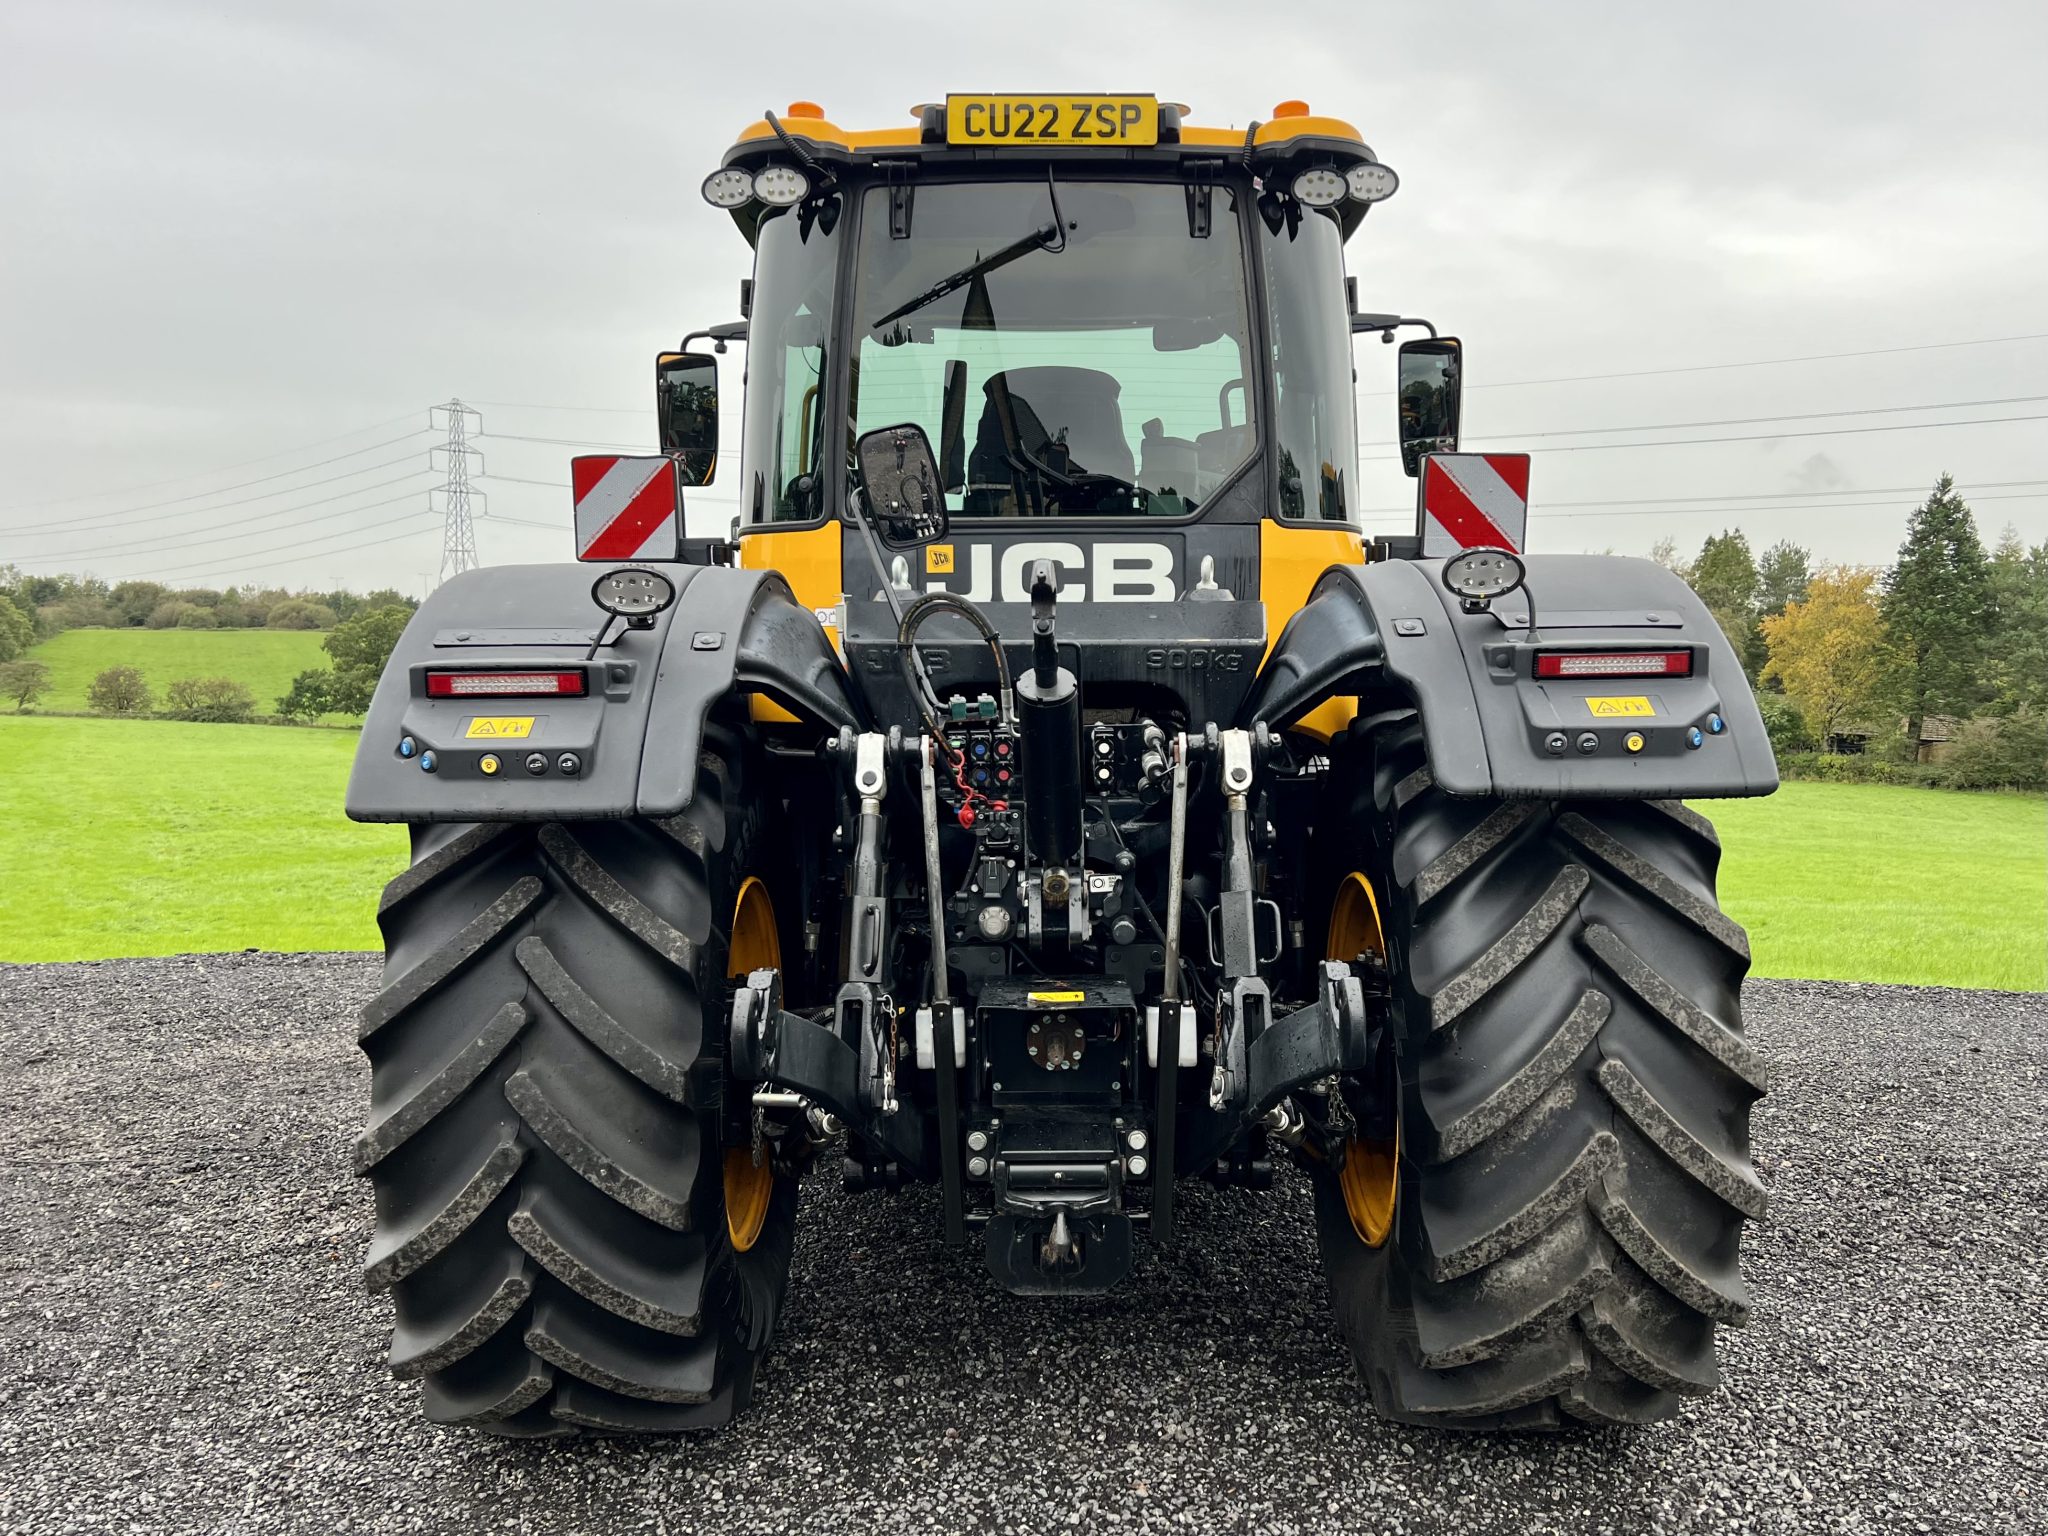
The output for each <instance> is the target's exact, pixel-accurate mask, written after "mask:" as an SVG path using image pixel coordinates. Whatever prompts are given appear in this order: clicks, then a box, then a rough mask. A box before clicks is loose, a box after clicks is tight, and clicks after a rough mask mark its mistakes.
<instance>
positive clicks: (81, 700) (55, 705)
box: [29, 629, 340, 718]
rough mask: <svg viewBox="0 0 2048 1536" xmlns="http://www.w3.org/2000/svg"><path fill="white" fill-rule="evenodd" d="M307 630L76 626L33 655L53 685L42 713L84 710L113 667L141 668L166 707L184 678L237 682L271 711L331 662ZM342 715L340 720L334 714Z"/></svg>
mask: <svg viewBox="0 0 2048 1536" xmlns="http://www.w3.org/2000/svg"><path fill="white" fill-rule="evenodd" d="M326 638H327V637H326V636H325V635H323V634H320V633H318V632H316V631H314V630H307V629H73V630H67V631H65V632H64V633H63V634H61V635H59V636H57V638H56V639H54V640H46V641H44V642H43V643H42V644H41V645H39V646H37V647H35V649H33V650H32V651H30V652H29V657H30V659H31V660H33V661H41V662H47V663H48V664H49V667H50V681H51V683H52V685H53V686H52V688H51V690H50V692H49V693H48V694H46V695H45V696H44V697H43V698H42V699H41V700H39V701H38V702H37V704H36V708H38V709H48V710H66V709H68V710H82V709H84V708H85V707H86V703H85V691H86V689H88V688H90V687H91V686H92V680H93V679H94V678H95V677H97V676H99V675H100V673H102V672H104V671H105V670H106V669H107V668H108V667H139V668H140V669H141V671H142V675H143V676H144V677H145V678H146V679H148V681H149V687H150V692H151V693H153V694H154V695H155V696H156V702H157V705H158V707H159V708H161V707H162V704H163V697H164V689H165V688H167V687H168V686H169V685H170V684H172V683H174V682H176V681H177V680H178V679H179V678H181V677H232V678H233V679H234V680H235V681H236V682H238V683H240V684H242V685H243V686H244V687H246V688H247V689H248V690H249V691H250V692H251V693H253V694H255V695H256V710H257V713H258V714H265V715H267V714H270V713H271V712H272V711H274V710H275V709H276V708H277V701H278V699H279V698H280V697H282V696H283V695H284V694H285V693H287V692H289V691H290V689H291V686H292V679H293V678H295V677H297V676H298V675H299V674H300V673H301V672H304V671H306V670H307V669H308V668H310V667H324V666H326V665H327V653H326V652H325V651H323V650H321V649H320V642H321V641H323V640H325V639H326ZM336 718H340V717H338V716H337V717H336Z"/></svg>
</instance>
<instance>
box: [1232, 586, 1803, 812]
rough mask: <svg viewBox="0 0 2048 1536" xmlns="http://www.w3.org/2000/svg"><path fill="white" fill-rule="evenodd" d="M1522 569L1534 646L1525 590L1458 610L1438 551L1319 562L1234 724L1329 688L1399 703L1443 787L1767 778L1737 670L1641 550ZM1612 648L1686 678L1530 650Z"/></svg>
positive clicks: (1676, 791)
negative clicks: (1418, 725) (1670, 667)
mask: <svg viewBox="0 0 2048 1536" xmlns="http://www.w3.org/2000/svg"><path fill="white" fill-rule="evenodd" d="M1527 565H1528V595H1529V596H1530V597H1533V599H1534V603H1535V615H1536V626H1537V628H1536V635H1537V638H1536V639H1535V640H1533V641H1532V640H1531V639H1530V637H1529V629H1528V618H1527V615H1528V609H1527V606H1526V603H1525V601H1524V598H1523V596H1521V595H1515V596H1511V597H1508V598H1505V599H1503V600H1501V601H1500V602H1498V603H1496V604H1494V605H1493V608H1492V609H1491V610H1490V611H1487V612H1484V613H1476V614H1473V613H1465V612H1463V611H1462V610H1461V608H1460V605H1459V602H1458V599H1457V598H1456V597H1454V596H1452V595H1451V593H1449V592H1447V591H1446V590H1445V589H1444V587H1443V584H1442V582H1441V580H1440V579H1439V574H1440V572H1441V571H1442V568H1443V563H1442V562H1441V561H1436V560H1417V561H1410V560H1390V561H1384V562H1379V563H1375V564H1372V565H1362V566H1337V567H1334V568H1332V569H1331V570H1329V571H1327V572H1326V573H1324V575H1323V577H1322V579H1321V580H1320V581H1319V582H1318V583H1317V584H1316V587H1315V590H1314V592H1313V593H1312V594H1311V596H1310V598H1309V601H1308V602H1307V604H1305V605H1304V606H1303V608H1302V609H1301V611H1300V612H1299V613H1297V614H1296V615H1295V616H1294V618H1293V619H1292V620H1291V621H1290V622H1289V623H1288V626H1287V628H1286V629H1285V630H1284V631H1282V633H1281V636H1280V639H1279V642H1278V643H1277V644H1276V645H1275V646H1274V647H1273V653H1272V655H1271V656H1270V657H1268V658H1267V661H1266V664H1265V666H1264V667H1263V668H1262V669H1261V671H1260V673H1259V678H1258V681H1257V682H1256V683H1255V684H1254V686H1253V688H1252V692H1251V696H1250V698H1249V700H1248V701H1247V703H1246V705H1245V707H1244V710H1243V711H1242V713H1241V715H1240V717H1239V718H1240V721H1241V722H1242V723H1244V724H1247V725H1249V724H1252V723H1255V722H1264V723H1265V724H1267V725H1269V726H1272V727H1274V728H1275V729H1284V728H1286V727H1288V726H1290V725H1292V724H1293V723H1294V722H1296V721H1297V720H1300V719H1301V718H1302V717H1303V716H1304V715H1306V714H1308V713H1309V711H1311V710H1313V709H1315V708H1316V707H1317V706H1318V705H1320V704H1323V703H1324V702H1326V701H1328V700H1330V699H1332V698H1356V699H1358V700H1359V701H1360V705H1361V712H1363V713H1367V714H1370V713H1372V712H1374V711H1376V710H1380V709H1384V708H1387V707H1389V706H1390V705H1398V704H1402V703H1407V704H1412V705H1413V706H1414V707H1415V708H1416V710H1417V711H1418V713H1419V714H1420V715H1421V718H1422V728H1423V737H1424V741H1425V743H1426V745H1427V747H1428V752H1429V766H1430V772H1431V774H1432V776H1433V777H1434V778H1435V780H1436V782H1437V783H1438V784H1439V785H1441V786H1442V787H1443V789H1444V790H1446V791H1447V792H1448V793H1450V794H1454V795H1491V796H1498V797H1502V798H1508V799H1562V798H1575V797H1576V798H1593V799H1600V798H1606V799H1656V798H1666V797H1679V798H1690V797H1712V796H1717V795H1727V796H1735V795H1767V794H1769V793H1770V792H1771V791H1772V790H1774V789H1776V788H1777V787H1778V766H1777V760H1776V759H1775V758H1774V757H1773V756H1772V753H1771V744H1770V740H1769V738H1768V737H1767V736H1766V735H1765V733H1764V726H1763V720H1762V717H1761V716H1760V715H1759V714H1758V713H1757V707H1756V699H1755V697H1754V696H1753V695H1752V694H1751V692H1750V688H1749V681H1748V679H1747V678H1745V677H1744V676H1743V672H1742V665H1741V663H1740V661H1739V660H1738V659H1737V658H1736V655H1735V651H1734V649H1733V648H1732V647H1731V646H1730V645H1729V643H1728V640H1727V637H1726V636H1724V635H1723V634H1722V633H1721V626H1720V625H1719V624H1717V623H1715V622H1714V618H1713V616H1712V615H1711V614H1710V613H1708V612H1707V609H1706V605H1705V604H1704V603H1702V602H1701V601H1700V600H1699V598H1698V597H1697V596H1695V595H1694V593H1693V591H1692V589H1691V588H1690V587H1688V586H1687V585H1686V584H1685V583H1684V582H1683V581H1681V580H1679V578H1678V577H1676V576H1674V575H1673V574H1672V573H1671V572H1670V571H1667V570H1665V569H1664V568H1663V567H1662V566H1660V565H1657V564H1655V563H1654V562H1652V561H1649V560H1634V559H1627V558H1623V557H1621V556H1615V555H1531V556H1529V557H1528V558H1527ZM1610 650H1627V651H1643V652H1667V653H1670V654H1674V655H1680V654H1682V655H1684V656H1685V657H1686V658H1687V659H1688V662H1689V665H1690V668H1691V671H1690V675H1687V676H1675V675H1662V676H1637V677H1598V678H1594V677H1569V678H1545V677H1539V676H1537V675H1536V674H1537V668H1536V658H1537V657H1538V656H1539V655H1541V654H1543V653H1545V652H1573V653H1592V652H1601V651H1610ZM1717 721H1718V722H1719V728H1718V729H1716V728H1715V722H1717ZM1695 731H1697V732H1698V733H1699V734H1698V743H1697V745H1695V744H1694V738H1693V733H1694V732H1695ZM1560 742H1561V743H1562V745H1561V748H1560Z"/></svg>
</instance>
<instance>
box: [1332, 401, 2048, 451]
mask: <svg viewBox="0 0 2048 1536" xmlns="http://www.w3.org/2000/svg"><path fill="white" fill-rule="evenodd" d="M2043 400H2048V395H2007V396H2005V397H2004V398H2003V399H1999V400H1936V401H1934V402H1932V403H1931V404H1928V405H1869V406H1859V407H1855V408H1852V409H1849V410H1841V411H1791V412H1787V413H1785V414H1784V415H1780V416H1729V417H1725V418H1723V419H1722V420H1719V421H1653V422H1647V423H1645V424H1644V425H1642V426H1637V427H1557V428H1553V429H1552V430H1550V431H1547V432H1516V433H1514V434H1513V435H1514V436H1516V437H1586V436H1589V435H1591V434H1593V433H1598V432H1676V431H1681V430H1684V429H1689V428H1693V427H1755V426H1761V425H1763V424H1764V423H1765V422H1771V421H1819V420H1821V419H1822V418H1824V417H1828V416H1896V415H1898V414H1899V413H1900V412H1902V411H1961V410H1976V409H1979V408H1980V407H1983V406H1991V405H2034V404H2038V403H2039V402H2040V401H2043ZM1931 425H1937V426H1938V425H1940V423H1938V422H1937V423H1931ZM1358 446H1359V447H1361V448H1392V447H1395V446H1396V443H1395V442H1394V441H1392V440H1389V441H1386V442H1375V443H1360V444H1359V445H1358Z"/></svg>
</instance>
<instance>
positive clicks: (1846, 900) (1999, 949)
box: [1699, 784, 2048, 991]
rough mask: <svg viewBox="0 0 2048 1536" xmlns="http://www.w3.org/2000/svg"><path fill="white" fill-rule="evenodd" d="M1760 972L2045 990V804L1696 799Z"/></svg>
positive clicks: (1836, 788)
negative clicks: (1714, 836) (1714, 834)
mask: <svg viewBox="0 0 2048 1536" xmlns="http://www.w3.org/2000/svg"><path fill="white" fill-rule="evenodd" d="M1699 809H1700V810H1702V811H1704V812H1705V813H1706V814H1707V815H1709V816H1711V817H1712V818H1713V820H1714V823H1715V825H1716V826H1717V827H1718V828H1719V829H1720V832H1721V844H1722V848H1723V858H1722V863H1721V900H1722V903H1723V905H1725V906H1726V907H1727V909H1728V910H1729V912H1730V913H1731V914H1733V915H1734V917H1735V918H1737V919H1738V920H1739V921H1740V922H1742V923H1743V924H1745V925H1746V926H1747V927H1748V928H1749V938H1750V945H1751V947H1752V948H1753V949H1754V951H1755V954H1756V972H1757V974H1758V975H1760V976H1806V977H1814V978H1818V979H1821V980H1828V981H1900V982H1922V983H1926V984H1929V985H1940V986H1960V987H2004V988H2010V989H2014V990H2024V991H2041V990H2044V989H2048V801H2044V800H2042V799H2041V797H2040V796H2038V795H1989V794H1982V795H1979V794H1961V793H1958V792H1956V791H1953V790H1941V789H1904V788H1897V787H1893V786H1891V785H1884V784H1787V785H1785V786H1784V787H1783V788H1782V789H1780V790H1779V791H1778V793H1777V794H1775V795H1772V796H1771V797H1769V798H1768V799H1764V800H1720V801H1712V802H1705V803H1702V804H1701V805H1700V807H1699Z"/></svg>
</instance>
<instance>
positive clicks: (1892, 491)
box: [1374, 480, 2048, 511]
mask: <svg viewBox="0 0 2048 1536" xmlns="http://www.w3.org/2000/svg"><path fill="white" fill-rule="evenodd" d="M1979 483H1980V484H1981V485H1982V487H1983V489H1985V490H1987V491H2003V490H2011V489H2013V488H2015V487H2017V486H2022V485H2048V480H1985V481H1981V482H1979ZM1932 488H1933V484H1932V482H1931V481H1930V482H1926V483H1923V484H1920V485H1856V486H1844V487H1842V488H1841V489H1840V490H1833V491H1729V492H1727V493H1725V494H1724V495H1720V496H1659V497H1657V498H1656V501H1657V504H1658V505H1660V506H1668V505H1671V504H1673V503H1676V502H1697V501H1797V500H1798V499H1799V498H1801V497H1804V496H1891V495H1900V496H1907V495H1911V496H1918V495H1920V494H1922V493H1923V492H1925V491H1928V490H1931V489H1932ZM1979 499H1980V500H1988V499H1989V498H1981V497H1980V498H1979ZM1643 504H1644V502H1643V498H1642V497H1640V496H1624V497H1617V498H1614V499H1611V500H1607V501H1547V502H1545V503H1544V505H1545V506H1548V507H1637V506H1642V505H1643ZM1374 510H1385V511H1398V510H1403V509H1400V508H1375V509H1374Z"/></svg>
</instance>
